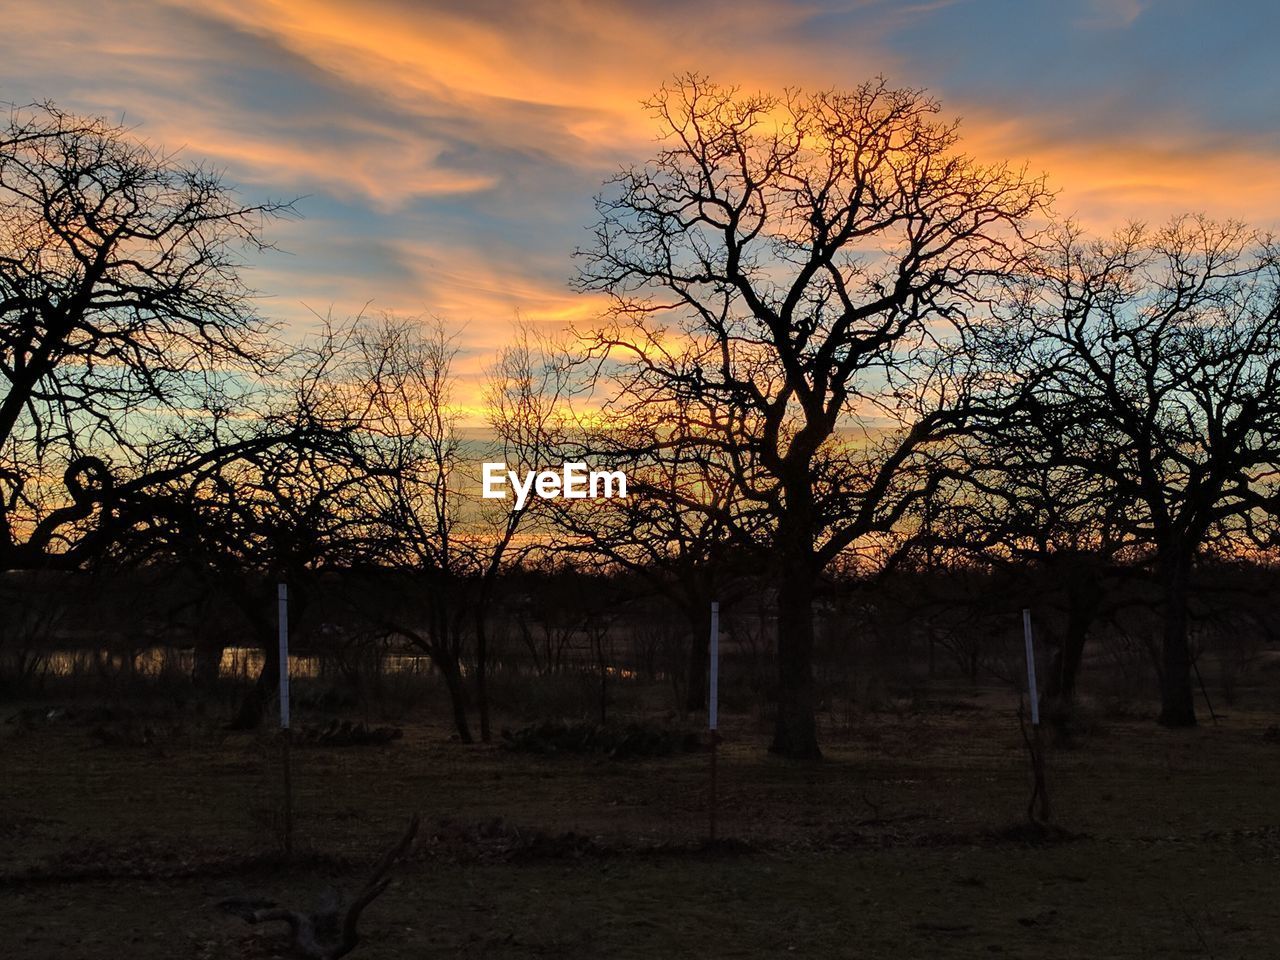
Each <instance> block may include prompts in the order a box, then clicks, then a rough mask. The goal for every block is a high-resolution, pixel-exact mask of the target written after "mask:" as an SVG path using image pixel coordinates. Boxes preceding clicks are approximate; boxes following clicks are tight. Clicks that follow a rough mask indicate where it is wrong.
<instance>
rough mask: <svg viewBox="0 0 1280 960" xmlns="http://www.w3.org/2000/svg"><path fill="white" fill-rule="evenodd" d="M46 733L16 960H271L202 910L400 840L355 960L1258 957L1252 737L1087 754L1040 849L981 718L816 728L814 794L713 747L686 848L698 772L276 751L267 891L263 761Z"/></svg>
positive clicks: (8, 764)
mask: <svg viewBox="0 0 1280 960" xmlns="http://www.w3.org/2000/svg"><path fill="white" fill-rule="evenodd" d="M47 706H48V705H47V704H41V705H40V706H39V707H38V708H32V709H30V710H29V711H28V712H27V713H26V714H22V715H19V716H18V717H17V719H14V720H13V722H11V723H8V724H6V725H5V726H4V727H3V728H0V729H2V732H0V764H2V767H0V769H2V770H3V773H2V774H0V778H2V779H0V856H2V857H3V861H2V872H0V930H3V931H4V932H5V933H4V939H5V941H6V948H5V952H6V955H7V956H12V957H15V958H27V960H43V958H58V960H82V958H83V960H108V958H110V960H160V958H164V960H172V958H184V957H191V958H223V957H226V958H241V957H255V958H266V957H273V956H285V955H286V954H285V952H284V940H283V939H282V938H281V932H280V931H278V930H275V929H270V928H260V927H250V926H248V925H246V924H245V923H244V922H243V921H242V920H240V919H238V918H236V917H234V916H230V915H228V914H227V913H225V912H223V911H221V910H219V909H218V908H217V904H218V902H219V901H220V900H222V899H223V898H226V897H233V896H236V897H244V896H261V897H265V898H270V899H273V900H279V901H281V902H285V903H288V904H290V905H299V906H305V905H309V904H310V903H311V902H312V901H313V900H314V899H315V898H317V897H318V896H319V895H320V893H321V892H322V891H323V889H324V888H326V887H328V886H331V885H333V886H338V887H344V888H349V887H351V886H354V885H358V884H359V883H360V882H361V881H362V880H363V878H364V875H365V874H366V873H367V871H368V870H369V866H370V864H372V863H373V861H374V860H376V859H377V857H378V855H379V853H380V851H381V850H382V849H383V848H385V847H386V846H388V845H389V844H390V843H391V842H392V841H393V840H394V839H395V838H396V836H397V835H398V834H399V833H400V832H401V831H402V830H403V827H404V824H405V823H406V821H407V820H408V818H409V816H410V815H411V813H412V812H414V811H420V812H421V815H422V819H423V828H422V831H421V836H420V842H419V844H418V846H417V847H416V848H415V850H414V852H413V854H412V855H411V858H410V859H409V861H408V862H406V863H405V864H403V865H402V866H401V868H400V869H399V870H398V872H397V873H396V874H395V880H394V882H393V884H392V886H391V888H390V889H389V890H388V891H387V892H386V894H385V895H384V896H383V897H382V898H381V899H379V900H377V901H376V902H375V903H374V904H373V905H372V906H371V907H370V908H369V909H368V911H367V912H366V914H365V917H364V920H363V921H362V923H361V932H362V935H363V942H362V943H361V945H360V946H359V947H358V948H357V949H356V951H355V952H354V953H353V954H352V956H353V957H354V958H356V960H361V958H368V960H374V958H410V957H412V958H432V957H466V958H473V957H474V958H479V957H485V958H522V957H556V958H582V960H587V958H591V960H597V958H612V957H618V958H667V957H672V958H675V957H699V958H722V957H723V958H732V957H743V958H746V957H774V956H778V955H794V956H798V957H815V958H827V957H850V958H855V957H857V958H863V957H865V958H872V957H894V958H897V957H907V958H915V957H988V956H993V955H995V956H1008V957H1035V958H1037V960H1050V958H1078V957H1091V958H1103V957H1117V958H1119V957H1125V958H1130V957H1132V958H1142V957H1152V958H1155V957H1161V958H1163V957H1177V956H1183V957H1212V958H1218V960H1225V958H1261V960H1265V958H1274V957H1276V956H1278V955H1280V948H1278V947H1277V946H1276V944H1277V943H1280V897H1277V894H1278V893H1280V814H1278V812H1277V811H1278V810H1280V803H1277V801H1278V799H1280V742H1277V741H1278V740H1280V738H1277V736H1276V735H1275V733H1274V731H1272V732H1269V730H1270V729H1271V728H1274V726H1275V725H1276V723H1277V720H1278V718H1277V716H1275V715H1273V714H1269V713H1266V712H1263V711H1261V710H1254V711H1250V712H1245V711H1233V712H1229V715H1228V716H1225V717H1222V718H1221V719H1220V720H1219V722H1218V723H1217V724H1213V723H1208V722H1206V723H1205V724H1203V725H1202V726H1200V727H1199V728H1196V729H1193V730H1186V731H1170V730H1164V729H1161V728H1159V727H1157V726H1156V725H1155V724H1154V723H1153V722H1152V721H1151V720H1150V719H1149V718H1147V717H1131V718H1119V719H1117V718H1112V719H1106V720H1102V721H1099V722H1097V723H1095V724H1093V726H1092V728H1091V729H1089V730H1088V731H1087V732H1086V733H1085V734H1083V735H1082V736H1081V737H1080V738H1079V739H1078V742H1077V743H1076V745H1075V746H1074V747H1072V748H1070V749H1055V750H1053V751H1052V752H1051V753H1050V755H1049V782H1050V791H1051V797H1052V802H1053V812H1054V821H1055V824H1056V826H1057V827H1059V828H1061V833H1059V834H1055V835H1052V836H1050V837H1048V838H1043V837H1039V836H1038V835H1036V834H1034V833H1032V832H1031V831H1029V830H1027V829H1026V827H1025V826H1024V824H1025V813H1026V804H1027V798H1028V792H1029V785H1028V775H1027V767H1026V763H1025V754H1024V751H1023V747H1022V741H1021V738H1020V736H1019V733H1018V726H1017V720H1016V717H1015V712H1014V705H1013V703H1012V702H1011V701H1010V700H1009V699H1008V698H1007V697H1005V696H1002V695H1001V694H999V693H998V692H994V691H981V690H979V691H953V692H949V693H945V694H943V695H940V696H938V697H937V698H936V699H932V700H928V699H926V700H921V699H917V700H915V701H914V702H911V703H906V702H904V703H902V704H900V705H899V709H890V710H887V711H885V712H880V713H875V714H866V715H863V716H858V717H853V718H846V719H845V720H843V721H842V722H841V723H840V724H839V725H833V724H831V723H828V724H827V726H826V728H825V730H824V741H825V742H824V749H825V753H826V758H825V760H823V761H822V762H821V763H819V764H796V763H790V762H787V761H783V760H779V759H776V758H772V757H769V756H768V755H767V754H766V753H765V751H764V746H765V745H766V743H767V731H766V730H764V729H763V728H762V725H761V724H760V723H758V722H757V721H755V720H753V719H752V718H751V717H748V716H745V715H743V716H737V715H730V716H729V717H728V719H727V725H726V729H725V730H724V731H723V733H724V739H725V743H724V746H723V748H722V750H721V754H720V764H719V770H720V833H721V836H722V837H723V838H725V839H724V840H723V841H722V842H720V843H718V844H716V845H714V846H708V845H707V844H706V842H705V839H706V830H707V814H708V810H707V796H708V794H707V788H706V780H707V770H708V759H709V758H708V754H707V753H706V752H705V751H698V752H690V753H681V754H679V755H675V756H669V757H660V758H653V759H636V760H625V761H620V760H608V759H602V758H598V757H583V756H553V757H542V756H531V755H527V754H516V753H511V752H508V751H504V750H502V749H500V748H499V747H498V746H489V745H462V744H459V743H457V742H454V741H451V740H450V738H449V736H448V731H447V729H446V728H445V727H443V726H439V725H437V724H435V723H432V722H425V721H424V722H410V723H408V724H407V725H406V726H405V735H404V737H403V739H401V740H398V741H396V742H394V743H390V744H388V745H385V746H376V747H374V746H364V747H329V746H323V747H322V746H300V747H296V748H295V749H294V750H293V764H294V777H293V779H294V793H295V810H296V814H295V852H294V856H293V859H292V860H287V859H285V858H283V857H282V856H281V855H280V853H279V839H280V836H279V835H280V832H281V816H280V809H281V808H280V796H281V792H282V791H281V778H280V766H279V764H280V751H279V745H278V743H277V742H276V741H275V740H274V739H272V738H270V737H267V736H255V735H251V734H229V733H225V732H222V731H221V730H220V727H219V725H218V723H217V718H216V717H214V716H212V715H210V716H206V717H204V718H201V716H200V715H199V714H198V713H197V712H195V711H193V710H192V709H191V708H190V707H186V708H183V709H182V710H179V711H176V712H165V713H164V714H163V715H162V716H158V717H157V718H156V719H154V720H138V719H136V718H135V719H130V720H127V721H124V722H123V723H122V722H121V721H119V720H118V719H112V717H113V716H118V715H119V712H120V708H118V707H116V708H113V709H115V710H116V713H115V714H107V715H106V716H107V720H106V721H105V724H104V722H103V720H102V717H103V715H102V714H101V713H97V714H95V713H92V712H88V711H86V710H85V709H83V708H79V707H77V708H74V709H73V710H72V711H71V712H70V713H69V714H57V713H55V715H54V716H53V717H51V718H50V717H49V716H48V713H47ZM8 709H9V708H8V707H6V710H8ZM148 709H150V708H148ZM17 710H18V708H16V707H15V708H14V711H15V712H16V711H17ZM148 741H149V742H148Z"/></svg>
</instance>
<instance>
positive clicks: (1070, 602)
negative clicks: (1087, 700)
mask: <svg viewBox="0 0 1280 960" xmlns="http://www.w3.org/2000/svg"><path fill="white" fill-rule="evenodd" d="M1101 603H1102V590H1101V587H1100V586H1099V584H1098V574H1097V572H1096V571H1094V570H1090V569H1087V568H1085V569H1076V568H1074V567H1073V568H1071V569H1069V570H1068V571H1067V629H1066V634H1065V635H1064V636H1063V638H1062V644H1061V645H1060V646H1059V647H1058V650H1057V652H1056V654H1055V656H1054V660H1053V664H1052V666H1051V667H1050V670H1049V675H1048V676H1047V677H1046V678H1045V686H1044V699H1045V701H1046V703H1048V704H1049V705H1050V708H1051V710H1052V713H1053V722H1054V724H1055V725H1056V726H1058V727H1061V726H1063V725H1064V724H1065V723H1066V722H1067V721H1068V720H1069V719H1070V717H1071V710H1072V706H1073V705H1074V703H1075V699H1076V678H1077V677H1078V676H1079V673H1080V663H1081V661H1082V660H1083V659H1084V645H1085V642H1086V641H1087V640H1088V638H1089V630H1090V629H1091V628H1092V626H1093V621H1094V620H1095V619H1096V618H1097V615H1098V608H1099V606H1100V605H1101Z"/></svg>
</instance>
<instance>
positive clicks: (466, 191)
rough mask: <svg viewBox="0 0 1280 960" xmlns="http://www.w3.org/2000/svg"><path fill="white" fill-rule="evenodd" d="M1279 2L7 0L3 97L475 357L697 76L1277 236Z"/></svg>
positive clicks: (558, 309)
mask: <svg viewBox="0 0 1280 960" xmlns="http://www.w3.org/2000/svg"><path fill="white" fill-rule="evenodd" d="M1277 35H1280V4H1276V3H1274V2H1270V0H1254V2H1246V0H1236V2H1223V3H1208V2H1194V0H1115V2H1107V0H1065V2H1049V0H1040V2H1036V0H1030V2H1023V0H950V2H949V0H933V2H914V3H913V2H898V3H894V2H888V0H884V2H877V0H844V2H838V0H810V2H783V0H736V2H706V3H693V2H689V0H681V2H674V0H673V2H656V3H653V2H651V3H642V2H631V3H613V2H596V3H587V2H581V3H551V2H545V3H533V2H524V3H520V2H509V3H508V2H496V0H489V2H486V0H480V2H471V3H430V2H422V0H413V2H410V0H400V2H396V0H378V2H362V3H341V2H336V0H333V2H327V0H324V2H311V3H286V2H270V0H239V2H231V0H201V2H191V3H185V2H173V3H156V2H150V3H146V2H128V0H123V2H117V0H96V2H86V3H81V2H69V0H49V2H42V3H38V4H37V3H6V4H4V18H3V29H0V101H10V102H15V103H22V102H27V101H31V100H35V99H44V98H52V99H54V100H56V101H57V102H59V103H60V104H61V105H62V106H64V107H66V108H69V109H73V110H78V111H86V112H94V113H102V114H106V115H108V116H110V117H112V118H119V117H121V116H123V117H124V119H125V120H126V122H127V123H129V124H131V125H134V126H135V127H136V128H137V129H138V131H139V132H140V133H141V134H143V135H144V136H146V137H148V138H149V139H151V140H153V141H155V142H156V143H159V144H162V145H164V146H166V147H168V148H181V149H182V150H184V151H185V153H186V155H188V156H189V157H191V158H207V159H208V160H209V161H210V162H211V163H212V164H214V165H216V166H217V167H219V168H221V169H223V170H225V173H226V176H227V178H228V179H229V180H230V181H232V182H234V183H236V184H238V185H239V186H240V188H241V189H242V191H243V192H244V193H245V194H246V195H247V196H249V197H251V198H254V199H258V198H263V197H272V198H292V197H302V199H300V200H299V202H298V211H299V213H300V214H301V215H302V217H301V219H298V220H296V221H294V222H288V223H281V224H277V225H275V226H274V227H273V228H272V229H271V231H270V238H271V239H273V240H274V241H275V242H276V243H277V244H278V245H279V246H280V247H281V249H282V251H283V252H281V253H273V254H268V255H265V256H264V257H263V258H261V260H260V261H258V262H257V263H256V265H255V270H254V273H253V274H252V282H253V284H254V285H255V286H256V287H258V288H259V289H261V290H263V291H265V292H267V293H270V294H271V295H272V299H271V300H270V301H269V302H267V303H266V304H265V309H266V311H267V312H268V313H270V314H272V315H273V316H276V317H279V318H282V319H285V320H287V321H289V322H290V323H293V324H295V325H296V324H303V323H305V322H307V317H308V316H309V311H317V312H320V313H323V312H326V311H328V310H330V309H332V311H333V312H334V313H335V314H337V315H340V316H341V315H347V314H350V313H353V312H355V311H357V310H359V309H360V308H361V307H362V306H363V305H364V304H365V303H366V302H369V301H372V304H373V306H374V307H375V308H379V309H388V310H395V311H400V312H406V313H431V314H437V315H440V316H442V317H444V318H445V319H446V320H447V321H448V322H449V323H450V324H453V325H457V326H459V327H464V328H465V329H464V334H463V344H464V347H465V356H464V357H463V359H462V367H463V369H464V370H465V371H467V372H468V374H469V375H472V376H474V374H475V371H476V370H477V369H478V368H479V366H480V365H481V363H482V362H483V358H484V357H485V356H486V355H487V353H488V351H489V350H491V349H492V347H493V346H494V345H496V344H497V343H499V342H501V340H502V339H503V337H504V336H505V333H506V331H507V329H508V327H509V324H510V322H511V320H512V319H513V318H514V316H515V315H516V312H517V311H519V312H520V313H522V314H523V315H524V316H525V317H527V318H528V319H530V320H534V321H542V322H547V323H553V322H562V321H564V320H571V319H585V318H587V317H589V316H590V315H591V313H592V311H593V309H594V308H595V304H594V303H593V302H592V301H591V300H590V299H589V298H585V297H582V296H579V295H576V294H574V293H573V292H571V291H570V290H569V289H568V287H567V281H568V279H569V278H570V277H571V276H572V273H573V264H572V261H571V259H570V253H571V251H572V250H573V248H574V247H575V246H578V245H581V244H583V243H584V242H585V241H586V239H587V234H586V231H585V227H586V225H587V224H589V223H590V222H591V220H592V209H591V198H592V195H593V193H594V192H595V191H596V190H597V189H598V188H599V186H600V183H601V181H602V180H603V179H604V178H605V177H607V176H608V175H609V174H610V173H611V172H612V171H614V170H616V169H617V167H618V165H619V164H622V163H626V162H638V161H642V160H644V159H645V158H646V157H647V156H648V155H650V154H651V153H652V152H653V128H652V127H651V126H650V125H649V121H648V120H647V118H646V116H645V114H644V112H643V111H642V110H641V109H640V108H639V105H638V101H639V100H641V99H642V98H643V97H645V96H646V95H648V94H650V93H652V92H653V91H654V89H655V88H657V87H658V86H659V85H660V84H661V83H662V82H663V81H664V80H666V79H669V78H670V77H671V76H673V75H674V74H676V73H679V72H683V71H688V70H697V71H700V72H704V73H707V74H709V75H710V76H711V77H712V78H713V79H715V80H718V81H721V82H727V83H736V84H741V85H743V86H745V87H748V88H762V89H769V90H778V89H780V88H782V87H783V86H787V85H798V86H808V87H815V86H822V87H827V86H842V85H852V84H855V83H857V82H858V81H860V80H864V79H867V78H869V77H871V76H873V75H876V74H884V75H885V76H886V77H887V78H888V79H889V81H890V82H891V83H894V84H897V85H909V86H926V87H928V88H929V89H930V90H931V91H932V92H933V93H935V94H936V95H937V96H939V97H940V98H941V99H942V101H943V106H944V110H945V111H946V112H947V113H949V114H955V115H959V116H961V117H963V118H964V128H963V129H964V131H965V141H966V144H967V145H968V147H969V149H970V150H971V151H973V152H975V153H977V154H978V155H980V156H982V157H984V158H990V159H996V158H1008V159H1012V160H1017V161H1022V160H1027V161H1029V162H1030V164H1031V165H1032V167H1033V168H1035V169H1037V170H1044V171H1046V172H1047V173H1049V175H1050V178H1051V182H1052V184H1053V185H1054V186H1055V187H1056V188H1057V189H1058V190H1059V206H1060V209H1061V210H1063V211H1064V212H1074V213H1075V214H1077V215H1078V216H1079V217H1080V218H1081V219H1082V220H1083V221H1085V222H1086V223H1087V224H1090V225H1092V226H1095V227H1099V228H1105V227H1106V226H1108V225H1110V224H1116V223H1119V222H1121V221H1123V220H1125V219H1129V218H1142V219H1147V220H1152V221H1156V220H1163V219H1165V218H1166V217H1168V216H1169V215H1171V214H1173V213H1176V212H1180V211H1205V212H1208V213H1210V214H1212V215H1215V216H1223V217H1225V216H1231V217H1239V218H1243V219H1246V220H1249V221H1251V222H1253V223H1256V224H1258V225H1261V226H1266V227H1275V226H1280V68H1277V66H1276V63H1275V55H1274V42H1275V37H1276V36H1277Z"/></svg>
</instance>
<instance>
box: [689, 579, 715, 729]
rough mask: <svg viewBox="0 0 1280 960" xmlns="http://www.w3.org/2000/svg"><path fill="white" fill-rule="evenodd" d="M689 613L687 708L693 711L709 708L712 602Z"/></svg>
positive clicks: (701, 605)
mask: <svg viewBox="0 0 1280 960" xmlns="http://www.w3.org/2000/svg"><path fill="white" fill-rule="evenodd" d="M695 603H697V601H695ZM689 613H690V616H689V626H690V630H691V632H692V634H693V635H692V636H691V637H690V638H689V670H688V674H687V676H688V684H687V686H686V688H685V709H686V710H689V711H691V712H693V711H698V710H705V709H707V671H708V668H709V665H710V660H709V658H710V656H711V602H710V601H707V602H706V603H703V604H700V605H698V606H697V607H696V608H695V609H694V610H691V611H689Z"/></svg>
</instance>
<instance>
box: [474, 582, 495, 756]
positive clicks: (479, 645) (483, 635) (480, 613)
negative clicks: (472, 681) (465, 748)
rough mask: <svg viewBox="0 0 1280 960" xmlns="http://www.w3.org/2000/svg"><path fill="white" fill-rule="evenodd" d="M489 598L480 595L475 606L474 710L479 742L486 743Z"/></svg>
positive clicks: (489, 737) (488, 734) (487, 721)
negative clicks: (487, 615)
mask: <svg viewBox="0 0 1280 960" xmlns="http://www.w3.org/2000/svg"><path fill="white" fill-rule="evenodd" d="M488 605H489V598H488V597H487V596H486V595H484V594H482V595H481V597H480V602H479V603H478V604H477V605H476V710H477V711H478V712H479V714H480V740H481V741H482V742H483V743H488V742H489V740H490V739H491V736H492V735H491V732H490V729H489V633H488V624H487V623H486V618H485V611H486V609H487V608H488Z"/></svg>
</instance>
